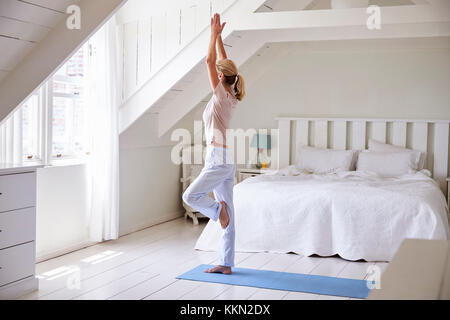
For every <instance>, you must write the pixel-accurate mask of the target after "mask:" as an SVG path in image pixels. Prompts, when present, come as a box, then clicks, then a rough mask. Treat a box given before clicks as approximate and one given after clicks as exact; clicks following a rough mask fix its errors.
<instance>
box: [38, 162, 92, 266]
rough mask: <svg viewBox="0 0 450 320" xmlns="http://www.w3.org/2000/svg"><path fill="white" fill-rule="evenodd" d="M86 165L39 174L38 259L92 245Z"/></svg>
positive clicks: (55, 169) (44, 169)
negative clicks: (89, 233)
mask: <svg viewBox="0 0 450 320" xmlns="http://www.w3.org/2000/svg"><path fill="white" fill-rule="evenodd" d="M86 214H87V194H86V175H85V166H84V165H71V166H60V167H57V166H55V167H47V168H42V169H38V171H37V212H36V220H37V234H36V256H37V258H38V259H39V260H42V259H46V258H48V257H52V256H54V255H59V254H62V253H65V252H67V251H70V250H73V249H78V248H80V247H83V246H86V245H88V244H90V241H89V240H88V229H87V220H86Z"/></svg>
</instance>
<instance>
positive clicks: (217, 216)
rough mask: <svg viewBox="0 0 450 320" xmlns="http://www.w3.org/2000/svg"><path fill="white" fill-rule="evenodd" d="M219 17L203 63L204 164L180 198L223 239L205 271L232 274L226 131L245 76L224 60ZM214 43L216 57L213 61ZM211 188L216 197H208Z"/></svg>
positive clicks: (230, 170) (231, 161)
mask: <svg viewBox="0 0 450 320" xmlns="http://www.w3.org/2000/svg"><path fill="white" fill-rule="evenodd" d="M224 27H225V23H223V24H221V23H220V16H219V15H218V14H215V15H214V17H213V18H212V19H211V41H210V43H209V49H208V56H207V58H206V64H207V67H208V74H209V80H210V83H211V87H212V89H213V96H212V97H211V100H210V101H209V102H208V104H207V105H206V108H205V111H204V112H203V121H204V123H205V135H206V143H207V150H206V158H205V167H204V168H203V170H202V172H201V173H200V175H199V176H198V177H197V179H196V180H195V181H194V182H193V183H192V184H191V185H190V186H189V188H187V189H186V191H185V192H184V194H183V200H184V202H186V203H187V204H188V205H190V206H191V207H192V208H194V209H196V210H198V211H199V212H201V213H203V214H204V215H206V216H207V217H209V218H210V219H212V220H214V221H217V220H219V222H220V224H221V226H222V229H223V234H222V239H221V241H220V242H221V243H220V250H219V258H220V259H219V265H217V266H215V267H214V268H211V269H207V270H205V272H210V273H212V272H214V273H223V274H231V267H233V266H234V238H235V234H234V207H233V186H234V176H235V172H236V166H235V165H234V159H233V155H232V153H231V151H230V150H229V149H227V144H226V130H227V129H228V127H229V123H230V120H231V112H232V110H233V109H234V107H235V106H236V104H237V102H238V101H240V100H242V98H243V97H244V95H245V91H244V79H243V78H242V76H241V75H239V74H238V70H237V68H236V65H235V64H234V63H233V61H231V60H229V59H227V54H226V52H225V48H224V46H223V42H222V37H221V34H222V30H223V28H224ZM216 44H217V47H218V49H219V60H218V61H217V62H216ZM211 191H214V196H215V198H216V200H214V199H212V198H211V197H209V193H210V192H211Z"/></svg>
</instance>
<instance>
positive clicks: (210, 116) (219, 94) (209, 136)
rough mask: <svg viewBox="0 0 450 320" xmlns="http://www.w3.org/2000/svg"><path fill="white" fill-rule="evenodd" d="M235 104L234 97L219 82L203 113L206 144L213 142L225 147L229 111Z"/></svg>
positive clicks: (229, 116)
mask: <svg viewBox="0 0 450 320" xmlns="http://www.w3.org/2000/svg"><path fill="white" fill-rule="evenodd" d="M237 102H238V100H237V99H236V97H234V96H233V95H232V94H230V93H229V92H228V91H227V90H226V89H225V88H224V87H223V84H222V81H219V84H218V85H217V87H216V89H215V90H214V92H213V96H212V97H211V100H209V102H208V104H207V105H206V108H205V111H203V122H204V123H205V136H206V143H207V144H210V143H211V142H213V141H214V142H216V143H218V144H221V145H226V130H227V129H228V127H229V124H230V120H231V111H232V110H233V109H234V107H236V104H237Z"/></svg>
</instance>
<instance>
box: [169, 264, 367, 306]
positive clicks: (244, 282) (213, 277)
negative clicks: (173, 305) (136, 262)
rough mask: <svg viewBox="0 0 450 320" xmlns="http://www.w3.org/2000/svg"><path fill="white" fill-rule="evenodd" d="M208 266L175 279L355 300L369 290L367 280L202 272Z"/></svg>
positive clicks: (245, 271)
mask: <svg viewBox="0 0 450 320" xmlns="http://www.w3.org/2000/svg"><path fill="white" fill-rule="evenodd" d="M212 267H213V266H212V265H207V264H201V265H199V266H198V267H195V268H194V269H192V270H189V271H188V272H186V273H184V274H182V275H180V276H178V277H177V279H184V280H194V281H204V282H216V283H223V284H230V285H235V286H247V287H256V288H266V289H274V290H286V291H298V292H308V293H315V294H323V295H330V296H341V297H350V298H359V299H364V298H367V296H368V294H369V291H370V290H369V288H368V287H367V281H365V280H356V279H345V278H335V277H325V276H317V275H312V274H301V273H289V272H277V271H269V270H254V269H246V268H233V273H232V274H231V275H227V274H220V273H206V272H204V270H205V269H208V268H212Z"/></svg>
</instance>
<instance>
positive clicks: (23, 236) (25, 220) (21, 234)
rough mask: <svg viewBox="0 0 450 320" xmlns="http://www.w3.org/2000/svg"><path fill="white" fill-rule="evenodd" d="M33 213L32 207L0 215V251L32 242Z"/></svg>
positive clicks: (33, 232)
mask: <svg viewBox="0 0 450 320" xmlns="http://www.w3.org/2000/svg"><path fill="white" fill-rule="evenodd" d="M35 212H36V209H35V208H34V207H33V208H27V209H20V210H14V211H8V212H2V213H0V249H3V248H5V247H11V246H15V245H17V244H21V243H24V242H28V241H34V239H35V236H36V231H35V230H36V214H35Z"/></svg>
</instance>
